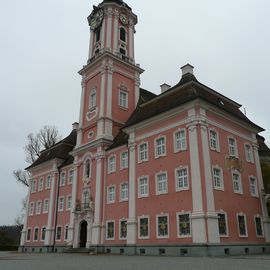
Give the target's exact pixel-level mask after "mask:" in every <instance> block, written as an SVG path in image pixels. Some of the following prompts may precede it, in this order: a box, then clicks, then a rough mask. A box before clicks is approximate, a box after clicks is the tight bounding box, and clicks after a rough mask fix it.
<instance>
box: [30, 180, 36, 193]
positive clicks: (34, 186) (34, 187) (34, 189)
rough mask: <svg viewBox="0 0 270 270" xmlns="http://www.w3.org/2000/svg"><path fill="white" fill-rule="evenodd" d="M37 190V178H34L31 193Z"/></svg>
mask: <svg viewBox="0 0 270 270" xmlns="http://www.w3.org/2000/svg"><path fill="white" fill-rule="evenodd" d="M35 192H37V180H36V179H34V180H32V181H31V193H35Z"/></svg>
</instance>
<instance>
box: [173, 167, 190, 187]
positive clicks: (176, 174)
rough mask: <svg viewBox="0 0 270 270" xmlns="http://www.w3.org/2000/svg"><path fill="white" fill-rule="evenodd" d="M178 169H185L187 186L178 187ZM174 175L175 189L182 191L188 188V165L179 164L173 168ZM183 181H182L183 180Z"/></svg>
mask: <svg viewBox="0 0 270 270" xmlns="http://www.w3.org/2000/svg"><path fill="white" fill-rule="evenodd" d="M180 170H186V172H187V175H186V176H187V186H183V187H179V177H178V171H180ZM174 176H175V191H176V192H178V191H184V190H189V171H188V166H181V167H178V168H176V169H175V170H174ZM183 183H184V182H183Z"/></svg>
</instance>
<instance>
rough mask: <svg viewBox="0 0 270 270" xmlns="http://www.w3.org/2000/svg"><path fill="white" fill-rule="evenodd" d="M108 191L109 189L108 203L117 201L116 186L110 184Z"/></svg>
mask: <svg viewBox="0 0 270 270" xmlns="http://www.w3.org/2000/svg"><path fill="white" fill-rule="evenodd" d="M107 191H108V194H107V202H108V203H114V201H115V187H114V186H109V187H108V189H107Z"/></svg>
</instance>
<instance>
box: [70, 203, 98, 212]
mask: <svg viewBox="0 0 270 270" xmlns="http://www.w3.org/2000/svg"><path fill="white" fill-rule="evenodd" d="M86 211H91V212H93V211H94V203H93V202H92V201H90V202H88V203H81V202H80V201H78V200H77V202H76V206H75V211H74V212H75V213H80V212H86Z"/></svg>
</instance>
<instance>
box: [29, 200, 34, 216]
mask: <svg viewBox="0 0 270 270" xmlns="http://www.w3.org/2000/svg"><path fill="white" fill-rule="evenodd" d="M34 212H35V203H33V202H31V203H30V207H29V216H33V215H34Z"/></svg>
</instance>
